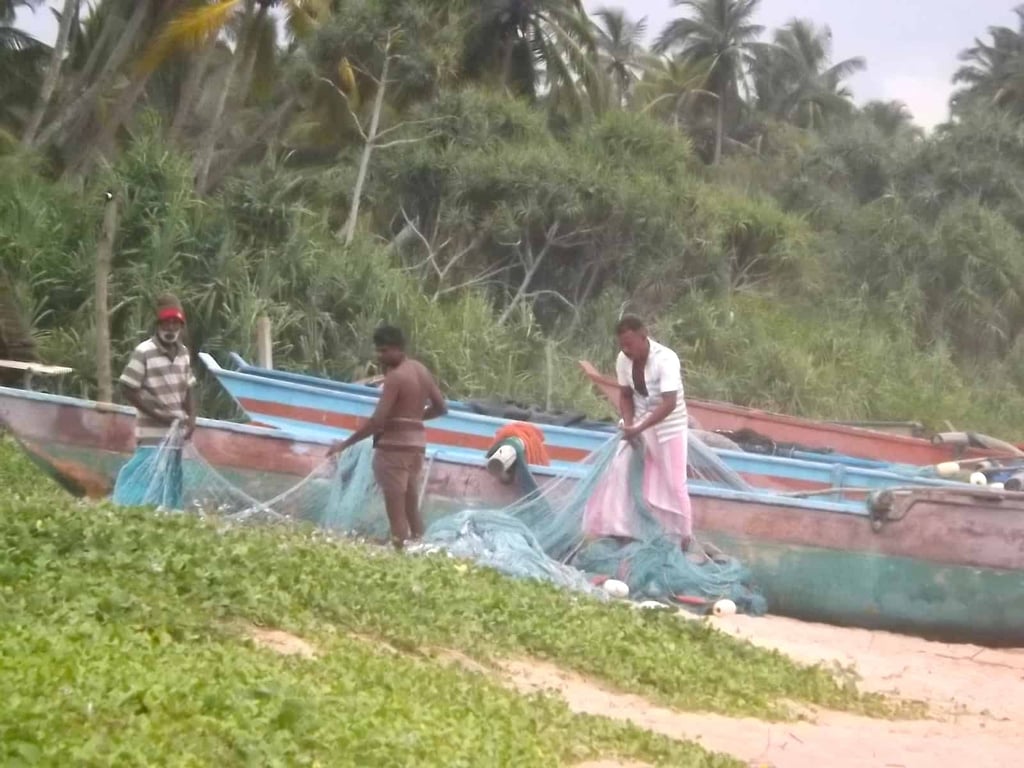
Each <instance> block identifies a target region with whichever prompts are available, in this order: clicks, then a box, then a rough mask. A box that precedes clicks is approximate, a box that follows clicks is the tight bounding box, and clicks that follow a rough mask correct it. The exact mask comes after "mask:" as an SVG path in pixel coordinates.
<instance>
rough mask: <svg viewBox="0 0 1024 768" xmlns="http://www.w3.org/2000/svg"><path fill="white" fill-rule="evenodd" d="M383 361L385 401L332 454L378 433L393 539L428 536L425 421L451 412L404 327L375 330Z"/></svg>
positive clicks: (379, 473) (401, 542)
mask: <svg viewBox="0 0 1024 768" xmlns="http://www.w3.org/2000/svg"><path fill="white" fill-rule="evenodd" d="M373 343H374V345H375V346H376V347H377V360H378V361H379V362H380V364H381V367H382V368H384V369H385V371H386V372H387V373H386V374H385V376H384V386H383V388H382V390H381V395H380V400H379V401H378V403H377V408H376V410H375V411H374V412H373V415H372V416H371V417H370V420H369V421H368V422H367V423H366V424H364V425H363V426H362V427H360V428H359V429H357V430H356V431H355V432H353V433H352V435H351V436H349V437H348V438H346V439H345V440H340V441H338V442H336V443H335V444H334V445H332V446H331V449H330V451H329V452H328V455H329V456H333V455H335V454H337V453H341V452H342V451H344V450H345V449H347V448H350V447H351V446H353V445H355V444H356V443H358V442H359V441H360V440H364V439H366V438H367V437H369V436H371V435H373V447H374V448H375V451H374V455H373V474H374V477H375V478H376V479H377V484H378V485H379V486H380V489H381V492H382V493H383V495H384V506H385V508H386V510H387V514H388V523H389V524H390V526H391V543H392V544H393V545H394V547H395V549H399V550H400V549H402V548H403V547H404V546H405V542H406V541H409V540H410V539H412V540H416V539H419V538H421V537H422V536H423V516H422V515H421V514H420V503H419V487H420V480H421V475H422V472H423V457H424V454H425V453H426V446H427V433H426V428H425V427H424V425H423V422H424V421H426V420H427V419H434V418H437V417H438V416H443V415H444V414H446V413H448V406H447V405H446V404H445V401H444V397H443V396H442V395H441V390H440V389H439V388H438V386H437V382H436V381H435V380H434V377H433V376H432V375H431V374H430V371H428V370H427V369H426V367H425V366H424V365H423V364H422V363H420V362H418V361H416V360H413V359H411V358H409V357H406V355H405V338H404V337H403V335H402V332H401V331H400V330H399V329H398V328H394V327H392V326H387V325H386V326H382V327H380V328H378V329H377V330H376V331H374V334H373Z"/></svg>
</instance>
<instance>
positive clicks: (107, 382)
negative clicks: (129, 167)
mask: <svg viewBox="0 0 1024 768" xmlns="http://www.w3.org/2000/svg"><path fill="white" fill-rule="evenodd" d="M106 198H107V204H106V207H105V208H104V211H103V231H102V232H101V233H100V241H99V243H97V245H96V384H97V386H98V389H99V391H98V394H97V399H98V400H99V401H100V402H101V403H110V402H113V396H114V392H113V377H112V376H111V373H110V301H109V298H108V287H109V286H108V282H109V281H110V264H111V261H112V260H113V257H114V240H115V239H116V238H117V215H118V209H117V197H116V196H115V195H114V194H113V193H112V192H107V193H106Z"/></svg>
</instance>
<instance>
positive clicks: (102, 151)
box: [64, 73, 149, 176]
mask: <svg viewBox="0 0 1024 768" xmlns="http://www.w3.org/2000/svg"><path fill="white" fill-rule="evenodd" d="M148 82H149V75H148V74H141V73H140V74H136V75H135V77H134V78H132V81H131V83H129V85H128V87H127V88H125V89H124V91H123V92H122V93H121V95H120V97H119V98H118V100H117V104H115V105H114V109H113V111H112V113H111V115H110V117H109V118H107V120H106V121H105V122H104V123H103V125H102V126H100V129H99V131H97V133H96V134H95V136H94V138H92V139H91V140H90V141H87V142H84V144H83V146H82V149H81V151H80V152H78V153H77V154H78V159H77V160H75V161H73V162H71V163H70V164H69V165H68V167H67V170H66V171H65V174H64V175H65V176H68V175H83V176H84V175H86V174H88V173H89V171H90V170H91V169H92V164H93V163H94V162H95V161H96V160H97V159H98V158H100V157H102V156H104V155H111V154H113V151H114V146H115V143H116V139H117V131H118V129H119V128H120V127H121V126H122V125H123V124H124V122H125V120H127V119H128V116H129V115H130V114H131V111H132V109H133V108H134V107H135V102H137V101H138V100H139V96H141V95H142V92H143V90H145V88H146V83H148Z"/></svg>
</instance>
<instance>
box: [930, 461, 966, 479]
mask: <svg viewBox="0 0 1024 768" xmlns="http://www.w3.org/2000/svg"><path fill="white" fill-rule="evenodd" d="M959 471H960V463H959V462H957V461H944V462H942V463H941V464H936V465H935V474H937V475H938V476H939V477H952V476H953V475H955V474H957V473H958V472H959Z"/></svg>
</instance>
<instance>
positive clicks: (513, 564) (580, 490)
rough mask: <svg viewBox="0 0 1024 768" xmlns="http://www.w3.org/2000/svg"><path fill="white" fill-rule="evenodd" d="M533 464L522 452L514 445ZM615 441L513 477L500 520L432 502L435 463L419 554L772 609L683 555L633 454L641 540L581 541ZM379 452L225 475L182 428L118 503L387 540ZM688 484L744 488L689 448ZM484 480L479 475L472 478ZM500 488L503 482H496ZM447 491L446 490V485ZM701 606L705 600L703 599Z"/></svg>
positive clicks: (729, 574) (714, 567)
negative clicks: (648, 498) (577, 462)
mask: <svg viewBox="0 0 1024 768" xmlns="http://www.w3.org/2000/svg"><path fill="white" fill-rule="evenodd" d="M508 442H509V444H511V445H512V446H513V447H514V448H515V449H516V450H517V452H518V453H519V455H520V457H521V458H523V459H525V453H524V451H525V449H524V446H523V445H522V443H521V442H518V441H516V440H515V439H514V438H513V439H511V440H509V441H508ZM623 449H624V446H623V443H622V442H621V440H619V439H618V438H612V439H611V440H609V441H608V443H607V444H606V445H604V446H603V447H602V448H601V449H600V450H598V451H596V452H594V453H593V454H592V455H591V456H590V457H589V459H588V461H587V462H586V463H584V464H583V465H582V474H580V472H579V471H578V470H577V472H576V474H577V475H578V476H576V477H572V476H569V475H567V474H563V475H558V474H555V475H553V476H551V475H549V476H546V477H542V478H541V479H540V481H539V482H538V480H537V479H536V478H535V477H534V475H532V474H531V473H530V472H529V471H528V470H525V469H524V468H525V466H526V464H525V461H522V462H521V463H520V464H519V465H518V469H517V471H516V472H515V475H514V482H515V483H516V484H517V488H516V490H517V495H518V500H517V501H515V502H514V503H512V504H511V505H508V506H505V507H503V508H500V509H494V508H490V509H467V508H465V506H466V505H465V504H464V503H461V502H462V500H459V499H450V498H442V497H439V496H438V495H436V494H432V493H430V492H427V491H428V487H429V480H430V473H431V472H437V471H439V469H440V467H438V466H434V464H433V462H431V461H430V460H428V463H427V466H426V468H425V472H424V478H423V488H422V489H421V498H422V500H423V501H422V506H423V514H424V519H425V521H426V523H427V531H426V535H425V536H424V540H423V542H422V545H420V546H419V547H418V548H417V549H418V550H419V551H423V552H437V551H444V552H447V553H449V554H450V555H452V556H454V557H459V558H468V559H472V560H474V561H476V562H478V563H480V564H482V565H485V566H488V567H491V568H494V569H496V570H498V571H500V572H502V573H504V574H506V575H509V576H512V577H516V578H532V579H540V580H544V581H548V582H551V583H553V584H556V585H558V586H560V587H563V588H566V589H572V590H576V591H580V592H586V593H590V594H593V595H598V596H601V597H605V596H606V593H605V592H604V590H602V589H600V588H599V587H598V586H595V584H596V583H597V582H599V581H600V580H601V578H602V577H603V578H614V579H617V580H620V581H623V582H625V583H626V584H627V585H628V586H629V589H630V597H631V598H633V599H652V600H658V601H662V602H666V603H672V602H674V601H676V600H678V599H679V598H680V597H682V598H688V600H687V601H686V602H688V603H694V602H699V601H700V599H703V600H704V601H707V604H708V605H710V604H711V603H712V602H713V601H716V600H718V599H721V598H729V599H731V600H733V602H734V603H735V604H736V606H737V609H738V610H739V611H741V612H745V613H751V614H755V615H758V614H762V613H764V612H765V609H766V605H765V601H764V598H763V597H762V596H761V595H760V594H759V593H758V592H757V591H756V590H754V589H752V588H751V587H750V574H749V573H748V571H747V570H746V568H745V567H744V566H743V565H742V564H741V563H740V562H739V561H737V560H736V559H734V558H732V557H729V556H726V555H720V554H718V555H716V556H715V557H708V556H703V555H702V554H700V552H699V548H698V552H697V553H696V554H694V553H692V552H691V553H689V554H688V553H686V552H683V551H682V550H681V549H680V546H679V541H678V539H676V538H672V537H670V536H666V535H665V534H664V532H663V530H662V529H661V526H660V524H659V523H658V521H657V519H656V517H655V516H654V515H653V514H652V513H651V511H650V510H649V509H648V508H647V506H646V504H645V503H644V501H643V498H642V494H641V492H640V488H641V481H642V477H643V469H644V456H643V452H642V451H640V450H634V451H633V454H632V459H631V463H630V470H629V471H630V486H631V489H632V496H633V504H632V509H631V510H629V514H630V515H631V516H632V517H633V521H632V522H633V524H632V525H631V529H632V530H634V531H636V534H635V538H634V539H633V540H620V539H608V538H600V539H589V538H588V537H587V536H586V535H585V531H584V512H585V509H586V505H587V501H588V499H590V497H591V496H592V495H593V493H594V491H595V489H596V487H597V485H598V483H599V482H600V481H601V478H602V476H603V474H604V473H605V471H606V470H607V469H608V467H609V465H610V464H611V462H612V461H613V460H614V459H615V457H616V456H617V455H618V453H619V451H621V450H623ZM372 453H373V449H372V447H371V446H370V445H369V442H368V441H364V442H363V443H360V444H358V445H356V446H354V447H353V448H351V449H349V450H348V451H346V452H344V453H343V454H342V455H341V456H340V457H338V458H337V459H327V460H325V461H323V462H322V463H321V464H319V465H318V466H316V467H315V468H314V469H313V471H312V472H311V473H310V474H309V475H308V476H306V477H305V478H301V479H299V478H296V477H294V476H292V477H289V476H285V475H282V476H268V475H266V474H265V473H264V474H261V473H256V472H245V471H235V470H230V469H227V468H217V467H214V466H213V465H211V464H210V463H209V462H208V461H206V460H205V459H204V458H203V456H202V455H201V454H200V453H199V452H198V451H197V450H196V448H195V446H194V445H193V444H192V443H191V442H186V441H183V440H182V439H181V434H180V432H179V431H178V430H177V429H174V430H172V431H171V433H170V434H169V435H168V437H167V438H166V439H165V441H164V442H163V443H162V444H161V445H160V446H156V447H153V448H149V449H143V450H141V451H139V452H137V453H136V455H135V456H134V457H133V458H132V460H131V461H130V462H129V463H128V464H126V465H125V467H124V468H123V469H122V470H121V473H120V475H119V476H118V480H117V484H116V487H115V491H114V494H113V501H114V502H115V503H119V504H127V505H152V506H155V507H158V508H162V509H165V510H180V511H186V512H193V513H197V514H200V515H203V516H206V515H216V516H218V517H219V518H221V519H225V520H227V521H233V522H240V523H241V522H245V523H255V522H281V523H284V522H307V523H312V524H313V525H315V526H317V527H319V528H322V529H324V530H326V531H329V532H332V533H335V534H338V535H344V536H350V537H357V538H361V539H369V540H375V541H381V542H383V541H386V540H387V537H388V524H387V516H386V515H385V513H384V504H383V498H382V497H381V494H380V491H379V489H378V488H377V485H376V483H375V481H374V477H373V469H372ZM689 464H690V467H689V471H690V477H691V478H695V479H700V480H704V481H706V482H713V483H715V484H718V485H720V486H726V487H731V488H734V489H745V488H746V487H747V486H746V484H745V483H744V482H743V480H742V479H741V478H740V477H739V476H738V475H736V473H735V472H733V471H732V470H731V469H729V468H728V467H726V466H725V465H724V464H723V463H722V462H721V460H719V459H718V457H717V455H716V454H715V453H714V452H713V451H712V450H710V449H709V448H708V447H707V446H706V445H704V444H703V443H701V442H700V440H699V439H697V438H694V437H693V436H691V439H690V443H689ZM474 471H480V472H483V471H484V470H483V469H479V470H474ZM495 482H497V481H495ZM441 485H442V486H443V485H444V484H441ZM695 598H696V599H697V600H695Z"/></svg>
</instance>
